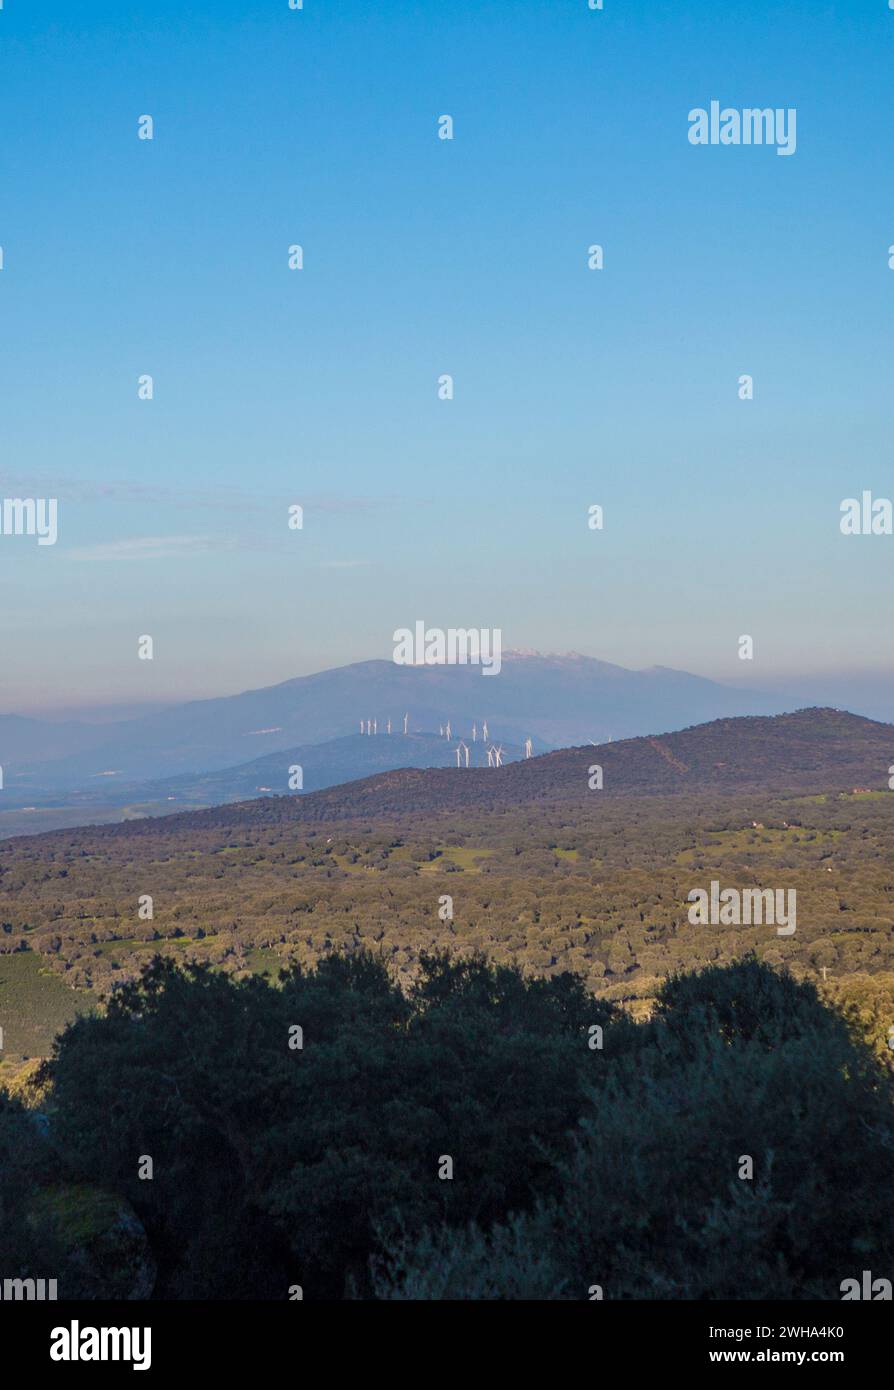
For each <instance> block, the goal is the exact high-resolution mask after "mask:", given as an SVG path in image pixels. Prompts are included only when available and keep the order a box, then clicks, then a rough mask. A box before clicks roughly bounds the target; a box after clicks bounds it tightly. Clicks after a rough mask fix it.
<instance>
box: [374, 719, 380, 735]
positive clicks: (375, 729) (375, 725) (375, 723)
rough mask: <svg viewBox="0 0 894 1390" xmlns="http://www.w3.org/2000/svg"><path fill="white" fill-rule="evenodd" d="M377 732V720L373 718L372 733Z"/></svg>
mask: <svg viewBox="0 0 894 1390" xmlns="http://www.w3.org/2000/svg"><path fill="white" fill-rule="evenodd" d="M378 732H379V721H378V719H374V720H373V733H374V734H377V733H378Z"/></svg>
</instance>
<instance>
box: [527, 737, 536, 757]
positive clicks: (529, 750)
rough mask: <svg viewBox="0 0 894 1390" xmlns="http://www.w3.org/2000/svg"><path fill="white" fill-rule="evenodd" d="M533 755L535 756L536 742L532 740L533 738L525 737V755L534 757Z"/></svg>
mask: <svg viewBox="0 0 894 1390" xmlns="http://www.w3.org/2000/svg"><path fill="white" fill-rule="evenodd" d="M533 756H534V743H533V741H532V740H531V739H529V738H526V739H525V757H526V758H533Z"/></svg>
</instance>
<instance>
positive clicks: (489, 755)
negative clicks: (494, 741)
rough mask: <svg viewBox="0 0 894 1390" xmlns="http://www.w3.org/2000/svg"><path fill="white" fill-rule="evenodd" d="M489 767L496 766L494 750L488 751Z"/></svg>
mask: <svg viewBox="0 0 894 1390" xmlns="http://www.w3.org/2000/svg"><path fill="white" fill-rule="evenodd" d="M487 765H488V767H493V765H494V750H493V749H492V748H488V750H487Z"/></svg>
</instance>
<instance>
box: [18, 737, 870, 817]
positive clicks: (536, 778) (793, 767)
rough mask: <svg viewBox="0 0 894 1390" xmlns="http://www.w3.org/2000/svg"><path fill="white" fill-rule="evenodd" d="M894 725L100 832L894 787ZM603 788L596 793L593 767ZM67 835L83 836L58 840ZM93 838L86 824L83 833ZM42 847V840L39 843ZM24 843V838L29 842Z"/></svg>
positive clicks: (311, 799)
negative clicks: (596, 800) (892, 779)
mask: <svg viewBox="0 0 894 1390" xmlns="http://www.w3.org/2000/svg"><path fill="white" fill-rule="evenodd" d="M892 765H894V725H891V724H881V723H878V722H876V721H874V720H871V719H864V718H862V717H861V716H859V715H855V714H849V713H847V712H846V711H842V710H834V709H806V710H798V711H797V712H796V713H793V714H781V715H775V716H770V717H745V718H737V719H717V720H714V721H712V722H711V723H709V724H699V725H696V726H694V727H693V728H689V729H682V730H680V731H679V732H677V733H672V734H663V735H661V736H660V737H652V738H650V737H647V738H632V739H624V740H621V741H619V742H616V743H605V744H600V745H598V746H597V745H595V744H594V745H589V746H585V747H582V748H563V749H559V750H558V751H556V752H553V753H547V754H545V755H543V756H541V757H536V758H530V759H527V760H524V761H522V762H517V763H513V764H511V765H508V766H503V767H500V768H461V769H458V768H428V769H418V768H404V769H401V770H398V771H393V772H385V773H381V774H378V775H376V776H373V777H367V778H364V779H362V780H361V781H357V782H350V783H347V784H343V785H340V786H336V787H330V788H327V789H326V790H323V791H319V792H314V793H310V794H306V795H297V794H296V795H294V796H291V797H289V796H281V797H266V798H262V799H257V800H252V801H248V802H240V803H236V804H231V805H229V806H221V807H214V808H210V809H208V810H204V811H194V812H185V813H182V814H179V815H174V816H167V817H164V818H163V821H161V822H160V821H159V820H157V819H154V820H142V821H131V822H128V823H127V824H125V825H121V826H106V827H102V828H101V829H92V830H90V831H89V833H90V835H91V836H103V837H104V836H140V835H145V834H150V835H151V834H152V833H153V828H155V827H158V826H159V825H160V824H163V825H164V828H165V832H166V833H170V832H172V831H175V830H178V829H181V828H182V829H183V830H188V829H190V828H205V829H210V828H211V827H213V826H222V827H228V826H231V827H233V829H237V828H238V827H239V826H240V825H244V826H252V825H254V826H257V825H265V824H271V825H273V824H278V823H280V822H282V821H290V820H294V821H300V822H303V823H313V822H327V821H340V820H347V819H354V818H359V819H367V818H374V817H378V816H393V815H398V816H404V815H407V814H411V815H416V814H429V813H437V812H439V811H454V812H455V811H461V810H463V809H464V808H468V809H470V810H486V809H488V808H490V807H493V808H498V807H506V808H511V807H513V806H521V805H530V804H532V803H537V802H539V801H544V802H557V801H558V802H562V801H568V802H569V803H572V802H580V801H586V800H589V799H590V798H592V797H594V796H604V797H617V796H630V795H649V794H655V795H662V796H665V795H668V794H674V793H687V794H689V795H698V794H699V793H701V792H708V791H711V792H725V791H728V792H739V791H748V790H752V789H754V790H759V791H769V792H773V791H778V792H811V791H829V790H845V791H852V790H854V789H855V788H867V789H869V790H874V791H880V790H883V789H887V787H888V777H889V768H890V767H891V766H892ZM595 767H599V768H601V769H602V788H601V790H599V789H597V788H596V787H592V788H591V785H590V783H591V781H592V780H594V778H593V774H592V773H591V769H593V768H595ZM55 833H57V834H60V835H64V836H65V837H66V839H68V838H70V836H71V835H72V834H76V833H78V832H72V831H60V832H55ZM82 833H87V832H86V827H85V830H84V832H82ZM41 838H42V839H45V838H48V837H41ZM32 843H34V842H32ZM19 844H22V841H19Z"/></svg>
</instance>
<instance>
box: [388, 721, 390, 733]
mask: <svg viewBox="0 0 894 1390" xmlns="http://www.w3.org/2000/svg"><path fill="white" fill-rule="evenodd" d="M388 732H389V734H390V733H391V720H390V719H389V720H388Z"/></svg>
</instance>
